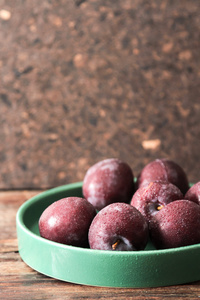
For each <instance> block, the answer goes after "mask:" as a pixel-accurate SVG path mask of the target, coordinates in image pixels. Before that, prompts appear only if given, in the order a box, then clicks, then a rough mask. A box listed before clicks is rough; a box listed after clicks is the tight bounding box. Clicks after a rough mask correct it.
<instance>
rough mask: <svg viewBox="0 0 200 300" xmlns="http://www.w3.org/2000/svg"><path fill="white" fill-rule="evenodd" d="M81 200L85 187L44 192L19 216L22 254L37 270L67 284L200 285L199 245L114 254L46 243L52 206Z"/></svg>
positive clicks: (60, 188)
mask: <svg viewBox="0 0 200 300" xmlns="http://www.w3.org/2000/svg"><path fill="white" fill-rule="evenodd" d="M69 196H82V183H81V182H79V183H74V184H69V185H65V186H61V187H57V188H54V189H51V190H48V191H46V192H43V193H41V194H39V195H37V196H35V197H33V198H31V199H30V200H28V201H26V202H25V203H24V204H23V205H22V206H21V207H20V208H19V210H18V213H17V218H16V221H17V235H18V245H19V253H20V255H21V258H22V259H23V260H24V262H25V263H26V264H27V265H29V266H30V267H31V268H33V269H34V270H36V271H38V272H40V273H43V274H45V275H48V276H50V277H53V278H56V279H60V280H63V281H68V282H73V283H79V284H86V285H93V286H108V287H157V286H167V285H176V284H183V283H189V282H193V281H197V280H200V244H198V245H192V246H187V247H181V248H176V249H168V250H155V249H153V247H152V246H151V245H150V244H148V246H147V248H146V249H145V250H144V251H137V252H135V251H133V252H129V251H128V252H112V251H101V250H91V249H83V248H78V247H72V246H67V245H62V244H59V243H55V242H52V241H49V240H46V239H44V238H41V237H40V235H39V230H38V220H39V217H40V215H41V213H42V212H43V210H44V209H45V208H46V207H47V206H48V205H50V204H51V203H52V202H54V201H56V200H59V199H61V198H64V197H69Z"/></svg>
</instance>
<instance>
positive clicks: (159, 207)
mask: <svg viewBox="0 0 200 300" xmlns="http://www.w3.org/2000/svg"><path fill="white" fill-rule="evenodd" d="M163 207H164V205H158V206H157V207H156V209H157V210H161V209H162V208H163Z"/></svg>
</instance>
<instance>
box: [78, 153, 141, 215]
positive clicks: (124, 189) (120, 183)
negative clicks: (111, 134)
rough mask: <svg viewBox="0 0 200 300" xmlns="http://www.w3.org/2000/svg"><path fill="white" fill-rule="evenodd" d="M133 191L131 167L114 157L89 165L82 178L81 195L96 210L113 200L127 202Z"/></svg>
mask: <svg viewBox="0 0 200 300" xmlns="http://www.w3.org/2000/svg"><path fill="white" fill-rule="evenodd" d="M134 191H135V185H134V180H133V172H132V170H131V168H130V167H129V166H128V164H126V163H125V162H122V161H121V160H119V159H115V158H110V159H105V160H102V161H100V162H98V163H96V164H94V165H93V166H91V167H90V168H89V169H88V171H87V172H86V174H85V177H84V180H83V195H84V197H85V198H86V199H87V200H88V201H89V202H90V203H92V205H93V206H94V207H95V208H96V209H97V210H101V209H102V208H103V207H105V206H107V205H108V204H111V203H113V202H126V203H127V202H129V201H130V200H131V197H132V195H133V193H134Z"/></svg>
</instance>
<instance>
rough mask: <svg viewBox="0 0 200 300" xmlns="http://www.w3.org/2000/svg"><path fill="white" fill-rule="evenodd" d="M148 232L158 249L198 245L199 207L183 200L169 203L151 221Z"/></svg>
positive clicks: (199, 234)
mask: <svg viewBox="0 0 200 300" xmlns="http://www.w3.org/2000/svg"><path fill="white" fill-rule="evenodd" d="M149 230H150V237H151V240H152V242H153V244H154V245H155V246H156V248H158V249H167V248H177V247H181V246H188V245H193V244H197V243H200V205H198V204H196V203H194V202H192V201H189V200H185V199H184V200H183V199H181V200H176V201H173V202H170V203H169V204H167V205H166V206H165V207H164V208H163V209H161V211H159V212H158V213H157V214H156V215H155V216H154V217H153V218H152V219H151V221H150V226H149Z"/></svg>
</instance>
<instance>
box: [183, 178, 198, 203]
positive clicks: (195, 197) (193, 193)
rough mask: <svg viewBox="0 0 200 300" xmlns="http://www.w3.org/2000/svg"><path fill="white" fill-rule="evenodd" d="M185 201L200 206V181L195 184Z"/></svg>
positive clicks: (186, 195)
mask: <svg viewBox="0 0 200 300" xmlns="http://www.w3.org/2000/svg"><path fill="white" fill-rule="evenodd" d="M185 199H187V200H190V201H194V202H196V203H197V204H200V181H199V182H197V183H195V184H194V185H193V186H191V188H190V189H189V190H188V191H187V193H186V194H185Z"/></svg>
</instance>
